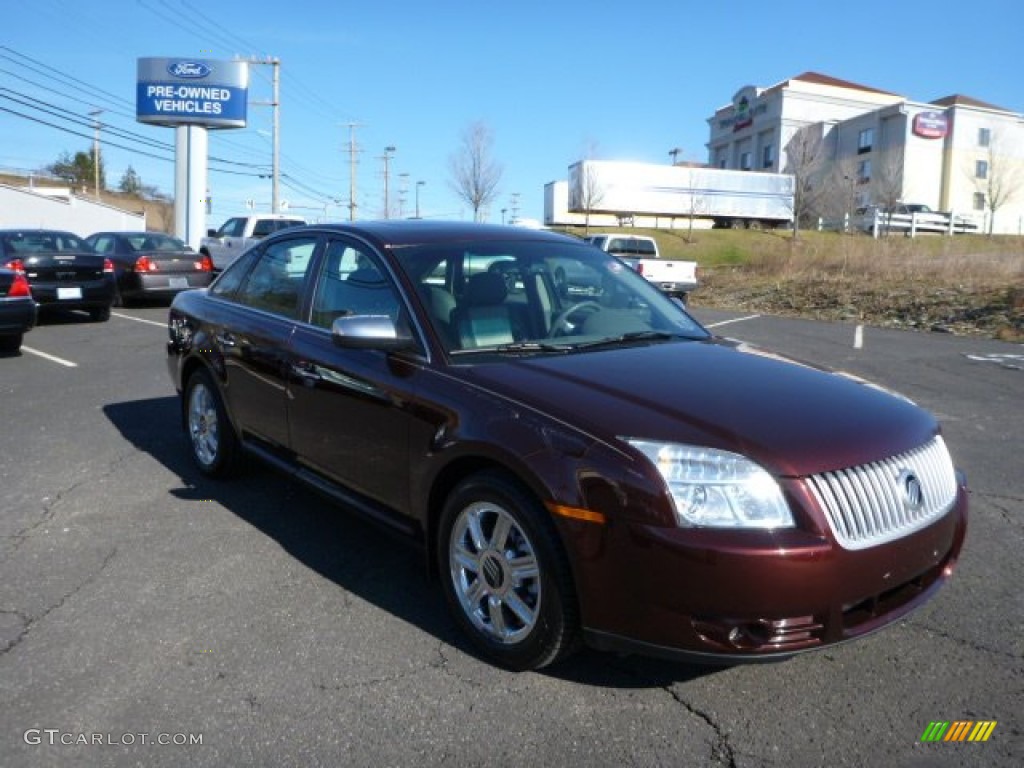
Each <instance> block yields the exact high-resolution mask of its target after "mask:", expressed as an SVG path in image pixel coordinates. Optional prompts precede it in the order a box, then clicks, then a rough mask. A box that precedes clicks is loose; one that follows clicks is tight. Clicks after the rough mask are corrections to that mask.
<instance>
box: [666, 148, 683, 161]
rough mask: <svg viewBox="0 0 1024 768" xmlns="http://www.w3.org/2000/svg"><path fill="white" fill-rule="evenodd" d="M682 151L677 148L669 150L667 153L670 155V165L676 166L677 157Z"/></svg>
mask: <svg viewBox="0 0 1024 768" xmlns="http://www.w3.org/2000/svg"><path fill="white" fill-rule="evenodd" d="M682 151H683V150H681V149H680V148H679V147H675V148H673V149H670V150H669V151H668V153H669V155H671V157H672V165H676V161H677V159H678V157H679V153H680V152H682Z"/></svg>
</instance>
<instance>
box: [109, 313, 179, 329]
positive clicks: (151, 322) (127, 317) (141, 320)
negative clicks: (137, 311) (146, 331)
mask: <svg viewBox="0 0 1024 768" xmlns="http://www.w3.org/2000/svg"><path fill="white" fill-rule="evenodd" d="M110 315H111V317H120V318H122V319H123V320H134V321H135V322H136V323H146V324H147V325H155V326H157V327H158V328H166V327H167V323H158V322H157V321H156V320H146V319H145V318H143V317H133V316H132V315H122V314H121V313H120V312H111V313H110Z"/></svg>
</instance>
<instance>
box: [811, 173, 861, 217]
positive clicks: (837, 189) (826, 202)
mask: <svg viewBox="0 0 1024 768" xmlns="http://www.w3.org/2000/svg"><path fill="white" fill-rule="evenodd" d="M862 184H863V180H862V179H861V177H860V174H859V168H858V162H857V160H855V159H853V158H847V159H846V160H843V161H841V162H838V163H834V164H833V165H832V167H831V168H830V169H829V172H828V174H827V176H826V177H825V179H824V185H823V186H822V193H821V195H820V197H819V199H818V203H817V208H818V213H820V214H821V216H822V217H823V218H825V219H828V220H830V221H836V222H841V223H842V225H843V226H842V229H843V231H845V230H846V227H847V226H848V225H849V222H850V217H851V216H852V215H853V213H854V211H855V210H856V208H857V205H858V202H859V190H858V188H859V187H860V186H861V185H862Z"/></svg>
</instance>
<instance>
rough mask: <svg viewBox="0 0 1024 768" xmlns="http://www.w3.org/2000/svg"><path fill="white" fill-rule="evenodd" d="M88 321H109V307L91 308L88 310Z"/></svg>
mask: <svg viewBox="0 0 1024 768" xmlns="http://www.w3.org/2000/svg"><path fill="white" fill-rule="evenodd" d="M89 319H90V320H92V321H93V322H94V323H105V322H107V320H109V319H110V307H93V308H92V309H90V310H89Z"/></svg>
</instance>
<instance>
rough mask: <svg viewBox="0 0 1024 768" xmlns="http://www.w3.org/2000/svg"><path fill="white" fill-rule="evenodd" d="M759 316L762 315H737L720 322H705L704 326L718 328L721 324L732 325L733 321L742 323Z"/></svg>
mask: <svg viewBox="0 0 1024 768" xmlns="http://www.w3.org/2000/svg"><path fill="white" fill-rule="evenodd" d="M759 317H760V315H747V316H746V317H736V318H733V319H732V320H722V321H721V322H718V323H705V324H704V327H705V328H718V327H719V326H721V325H730V324H732V323H742V322H744V321H745V320H756V319H757V318H759Z"/></svg>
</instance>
